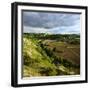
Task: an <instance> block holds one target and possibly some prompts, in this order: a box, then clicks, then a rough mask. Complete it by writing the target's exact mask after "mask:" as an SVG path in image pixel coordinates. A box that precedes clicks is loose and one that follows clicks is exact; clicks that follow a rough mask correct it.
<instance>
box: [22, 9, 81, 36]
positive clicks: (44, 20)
mask: <svg viewBox="0 0 90 90" xmlns="http://www.w3.org/2000/svg"><path fill="white" fill-rule="evenodd" d="M23 32H24V33H26V32H28V33H50V34H72V33H73V34H78V33H80V14H71V13H48V12H30V11H24V12H23Z"/></svg>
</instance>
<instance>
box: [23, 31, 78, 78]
mask: <svg viewBox="0 0 90 90" xmlns="http://www.w3.org/2000/svg"><path fill="white" fill-rule="evenodd" d="M23 61H24V64H23V77H37V76H60V75H79V74H80V35H77V34H46V33H38V34H36V33H24V34H23Z"/></svg>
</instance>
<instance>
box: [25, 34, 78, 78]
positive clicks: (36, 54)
mask: <svg viewBox="0 0 90 90" xmlns="http://www.w3.org/2000/svg"><path fill="white" fill-rule="evenodd" d="M23 46H24V47H23V58H24V66H23V72H24V73H23V76H24V77H30V76H56V75H67V74H75V73H74V72H73V68H72V67H71V68H67V67H65V66H64V65H63V64H61V65H60V66H59V67H57V66H56V65H55V64H54V63H52V61H53V58H52V57H49V56H47V54H46V52H45V51H44V50H43V49H42V48H41V47H40V45H39V43H38V40H36V39H34V38H27V37H25V36H24V38H23ZM76 72H77V71H76Z"/></svg>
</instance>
